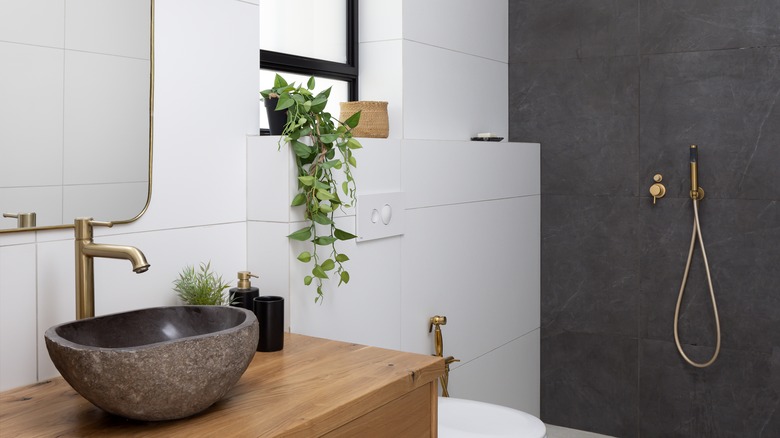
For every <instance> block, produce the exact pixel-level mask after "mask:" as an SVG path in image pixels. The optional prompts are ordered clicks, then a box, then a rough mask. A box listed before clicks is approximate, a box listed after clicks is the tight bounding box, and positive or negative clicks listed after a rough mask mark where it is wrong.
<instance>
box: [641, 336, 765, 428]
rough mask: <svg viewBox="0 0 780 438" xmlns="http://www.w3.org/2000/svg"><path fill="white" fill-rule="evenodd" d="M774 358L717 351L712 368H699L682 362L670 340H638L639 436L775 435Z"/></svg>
mask: <svg viewBox="0 0 780 438" xmlns="http://www.w3.org/2000/svg"><path fill="white" fill-rule="evenodd" d="M694 349H704V350H709V349H708V348H705V347H695V348H694ZM706 353H708V354H709V353H710V352H709V351H707V352H706ZM778 356H779V355H778V350H777V349H776V350H775V352H774V353H772V352H769V353H756V352H747V351H739V350H732V349H723V350H721V354H720V356H719V357H718V360H717V361H716V362H715V363H714V364H713V365H712V366H710V367H708V368H703V369H700V368H694V367H692V366H690V365H688V364H686V363H684V362H683V360H682V359H681V358H680V357H679V355H678V353H677V349H676V347H675V345H674V342H666V341H655V340H643V341H641V343H640V357H639V362H640V363H641V364H642V367H641V372H640V376H639V392H640V406H639V410H640V412H641V414H640V420H639V421H640V427H639V429H640V432H639V434H640V436H641V437H664V438H743V437H756V438H770V437H778V436H780V360H778Z"/></svg>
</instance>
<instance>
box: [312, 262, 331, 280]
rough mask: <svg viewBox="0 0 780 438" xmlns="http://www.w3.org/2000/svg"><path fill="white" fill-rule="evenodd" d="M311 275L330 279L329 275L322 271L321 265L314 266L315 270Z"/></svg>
mask: <svg viewBox="0 0 780 438" xmlns="http://www.w3.org/2000/svg"><path fill="white" fill-rule="evenodd" d="M311 273H312V274H314V276H315V277H317V278H328V274H326V273H325V271H323V270H322V266H320V265H314V269H312V270H311Z"/></svg>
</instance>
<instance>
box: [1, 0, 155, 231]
mask: <svg viewBox="0 0 780 438" xmlns="http://www.w3.org/2000/svg"><path fill="white" fill-rule="evenodd" d="M149 3H150V5H151V8H150V20H151V21H150V23H149V186H148V188H147V193H146V204H144V207H143V208H142V209H141V211H140V212H139V213H138V214H137V215H135V217H132V218H130V219H122V220H114V221H110V222H111V224H113V225H121V224H129V223H131V222H135V221H137V220H138V219H139V218H140V217H141V216H143V215H144V213H146V210H148V209H149V203H150V202H151V201H152V158H153V155H152V152H153V138H154V0H150V1H149ZM74 220H75V218H74ZM68 228H74V224H62V225H47V226H43V227H27V228H7V229H0V234H6V233H19V232H26V231H45V230H62V229H68Z"/></svg>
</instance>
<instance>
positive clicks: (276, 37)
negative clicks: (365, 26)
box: [260, 0, 358, 133]
mask: <svg viewBox="0 0 780 438" xmlns="http://www.w3.org/2000/svg"><path fill="white" fill-rule="evenodd" d="M260 23H261V25H260V84H261V88H263V89H265V88H269V87H270V86H271V84H273V78H274V74H276V73H279V74H281V75H282V76H283V77H284V78H285V79H286V80H287V81H288V82H293V81H294V82H296V83H299V84H300V83H306V80H307V79H308V77H309V76H314V77H315V79H316V82H317V87H316V89H317V91H320V90H323V89H325V88H327V87H329V86H331V85H332V86H333V89H332V90H331V97H330V99H329V101H328V108H327V110H328V111H329V112H331V114H333V115H335V116H338V113H339V110H338V103H339V102H340V101H347V100H358V0H260ZM306 27H309V28H310V29H311V30H310V31H305V30H303V29H302V28H306ZM341 29H343V30H341ZM260 114H261V119H260V127H261V130H260V131H261V133H267V132H268V130H267V127H268V121H267V120H266V116H265V111H260Z"/></svg>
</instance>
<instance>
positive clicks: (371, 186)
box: [353, 138, 401, 195]
mask: <svg viewBox="0 0 780 438" xmlns="http://www.w3.org/2000/svg"><path fill="white" fill-rule="evenodd" d="M358 140H360V144H361V145H363V148H362V149H358V150H356V151H354V153H355V159H356V160H357V163H358V165H357V167H356V168H355V169H354V170H353V175H354V177H355V180H356V181H358V193H359V194H361V195H362V194H369V193H384V192H398V191H400V190H401V141H399V140H394V139H377V138H359V139H358Z"/></svg>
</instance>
